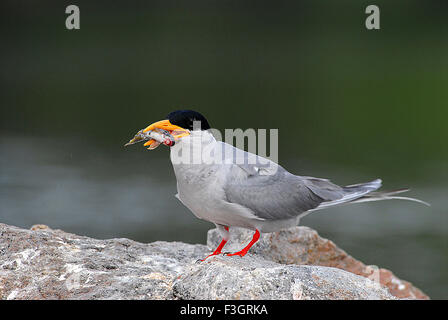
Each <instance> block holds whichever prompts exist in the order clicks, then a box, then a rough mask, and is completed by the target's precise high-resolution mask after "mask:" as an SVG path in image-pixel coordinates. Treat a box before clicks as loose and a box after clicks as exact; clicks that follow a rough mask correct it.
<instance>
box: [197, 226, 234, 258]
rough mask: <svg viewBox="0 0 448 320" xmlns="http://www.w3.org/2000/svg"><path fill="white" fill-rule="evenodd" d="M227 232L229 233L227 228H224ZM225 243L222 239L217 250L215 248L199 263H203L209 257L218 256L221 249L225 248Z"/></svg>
mask: <svg viewBox="0 0 448 320" xmlns="http://www.w3.org/2000/svg"><path fill="white" fill-rule="evenodd" d="M224 228H225V229H226V230H227V231H229V227H224ZM226 243H227V240H224V239H222V241H221V243H220V244H219V246H218V248H216V250H215V251H213V253H212V254H209V255H208V256H206V257H205V258H204V259H200V261H205V260H206V259H207V258H209V257H211V256H216V255H218V254H221V250H222V248H223V247H224V246H225V244H226Z"/></svg>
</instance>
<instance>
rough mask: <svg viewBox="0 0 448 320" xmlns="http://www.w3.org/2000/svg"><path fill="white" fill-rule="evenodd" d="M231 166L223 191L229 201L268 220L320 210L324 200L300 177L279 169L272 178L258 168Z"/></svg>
mask: <svg viewBox="0 0 448 320" xmlns="http://www.w3.org/2000/svg"><path fill="white" fill-rule="evenodd" d="M246 169H249V170H250V168H249V165H246V166H245V168H242V167H241V166H238V165H235V166H232V168H231V170H230V172H229V175H228V177H227V178H228V179H227V182H226V185H225V186H224V191H225V194H226V197H227V201H229V202H232V203H237V204H239V205H242V206H244V207H246V208H248V209H250V210H251V211H252V212H253V213H254V214H255V215H256V216H257V217H259V218H262V219H267V220H278V219H288V218H292V217H294V216H297V215H299V214H300V213H302V212H305V211H308V210H310V209H313V208H315V207H317V206H318V205H319V204H320V203H322V202H323V201H324V200H323V199H322V198H321V197H319V196H318V195H316V194H315V193H313V192H312V191H311V190H310V189H309V188H308V187H307V186H306V185H305V184H304V183H303V181H302V179H300V178H299V177H297V176H294V175H292V174H290V173H289V172H287V171H286V170H285V169H283V168H281V167H279V168H278V169H277V172H276V173H275V174H272V175H261V174H260V173H259V172H257V170H256V168H252V169H253V170H251V171H253V173H249V172H248V171H249V170H246Z"/></svg>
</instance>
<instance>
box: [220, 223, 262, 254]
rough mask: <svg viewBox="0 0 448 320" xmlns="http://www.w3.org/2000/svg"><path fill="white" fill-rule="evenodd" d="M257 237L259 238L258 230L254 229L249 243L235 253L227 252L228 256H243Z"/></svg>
mask: <svg viewBox="0 0 448 320" xmlns="http://www.w3.org/2000/svg"><path fill="white" fill-rule="evenodd" d="M258 239H260V231H258V230H257V229H255V233H254V236H253V237H252V240H251V241H250V242H249V244H248V245H247V246H246V247H244V249H242V250H241V251H238V252H235V253H228V254H227V255H228V256H240V257H244V256H245V255H246V253H247V251H249V249H250V248H251V247H252V246H253V245H254V243H255V242H257V241H258Z"/></svg>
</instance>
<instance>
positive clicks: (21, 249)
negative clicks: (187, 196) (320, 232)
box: [0, 224, 395, 299]
mask: <svg viewBox="0 0 448 320" xmlns="http://www.w3.org/2000/svg"><path fill="white" fill-rule="evenodd" d="M309 232H312V230H310V231H309ZM210 235H211V237H213V232H211V233H210ZM241 235H243V233H241ZM291 245H292V244H291ZM296 245H297V246H301V245H303V244H302V243H297V244H296ZM260 249H261V247H257V249H256V250H255V251H254V253H253V254H252V253H250V254H248V255H247V256H246V257H244V258H240V257H227V256H217V257H212V258H210V259H208V260H207V261H206V262H202V263H198V262H196V261H197V260H198V259H200V258H203V257H205V256H206V255H207V254H209V252H210V251H209V249H208V248H207V247H206V246H204V245H191V244H185V243H180V242H161V241H158V242H153V243H149V244H143V243H138V242H135V241H132V240H129V239H110V240H96V239H92V238H88V237H83V236H78V235H74V234H70V233H66V232H64V231H61V230H52V229H50V228H48V227H46V226H42V225H38V226H34V227H33V228H32V229H31V230H25V229H21V228H17V227H12V226H8V225H5V224H0V299H395V297H394V296H392V295H391V294H390V293H389V292H388V290H387V289H386V288H383V287H381V286H380V285H379V284H378V283H375V282H373V281H371V280H369V279H366V278H364V277H361V276H358V275H355V274H353V273H351V272H347V271H343V270H340V269H337V268H331V267H325V266H310V265H308V266H301V265H294V264H289V265H285V264H281V263H278V262H275V261H273V260H274V259H272V256H267V257H264V256H262V255H260V251H259V250H260ZM309 249H310V250H312V249H313V248H309ZM285 259H289V258H285ZM285 261H286V260H285ZM288 261H290V260H288Z"/></svg>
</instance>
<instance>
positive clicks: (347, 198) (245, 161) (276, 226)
mask: <svg viewBox="0 0 448 320" xmlns="http://www.w3.org/2000/svg"><path fill="white" fill-rule="evenodd" d="M211 129H212V128H211V127H210V124H209V122H208V120H207V119H206V118H205V116H203V115H202V114H201V113H199V112H197V111H194V110H188V109H186V110H177V111H173V112H171V113H169V114H168V115H167V116H166V118H165V119H164V120H160V121H157V122H155V123H153V124H151V125H149V126H147V127H146V128H145V129H143V130H141V131H139V133H142V132H143V133H145V132H146V133H148V132H151V131H153V130H162V131H163V132H167V133H169V134H172V136H173V137H174V140H175V141H176V142H175V144H173V145H171V144H170V145H168V146H169V147H170V160H171V163H172V166H173V169H174V173H175V177H176V180H177V194H176V195H175V196H176V197H177V198H178V199H179V200H180V201H181V202H182V203H183V204H184V205H185V206H186V207H187V208H188V209H189V210H190V211H191V212H192V213H193V214H194V215H195V216H196V217H197V218H200V219H203V220H206V221H209V222H211V223H214V224H215V226H216V228H217V230H218V231H219V234H220V235H221V237H222V240H221V242H220V244H219V245H218V247H217V248H216V249H215V250H214V251H213V252H212V253H211V254H209V255H208V256H207V257H205V258H204V259H201V261H205V260H206V259H207V258H209V257H211V256H215V255H219V254H226V255H228V256H240V257H243V256H245V255H246V254H247V252H248V251H249V249H250V248H251V247H252V246H253V245H254V244H255V243H256V242H257V241H258V240H259V239H260V235H261V233H269V232H276V231H280V230H283V229H287V228H291V227H294V226H297V225H298V224H299V222H300V219H301V218H303V217H304V216H306V215H307V214H309V213H311V212H314V211H317V210H321V209H327V208H331V207H334V206H339V205H343V204H352V203H361V202H368V201H378V200H389V199H402V200H410V201H416V202H420V203H423V204H426V205H429V204H428V203H426V202H424V201H422V200H419V199H415V198H410V197H403V196H398V194H400V193H402V192H405V191H408V190H409V189H398V190H393V191H378V189H379V188H380V187H381V184H382V181H381V179H375V180H372V181H370V182H366V183H358V184H352V185H347V186H339V185H336V184H334V183H332V182H331V181H330V180H329V179H323V178H316V177H310V176H299V175H295V174H293V173H290V172H289V171H287V170H286V169H285V168H283V167H282V166H281V165H279V164H277V163H275V162H273V161H271V160H269V159H267V158H264V157H261V156H258V155H256V154H253V153H250V152H247V151H244V150H242V149H238V148H235V147H234V146H232V145H231V144H227V143H225V142H222V141H219V140H217V139H215V137H214V136H213V134H212V132H211ZM136 137H137V136H136ZM140 140H141V138H138V139H136V138H134V139H132V140H131V141H130V142H129V143H127V144H126V145H129V144H133V143H135V142H139V141H140ZM159 144H160V143H159V142H157V141H155V140H154V139H151V140H149V141H147V142H146V143H145V144H144V146H147V147H149V148H148V149H153V148H154V147H155V146H158V145H159ZM195 159H196V161H195ZM250 160H251V161H250ZM230 227H240V228H246V229H250V230H252V231H253V232H254V234H253V237H252V240H251V241H250V242H249V243H248V244H247V245H246V246H245V247H244V248H242V249H241V250H240V251H237V252H234V253H223V252H222V250H223V247H224V246H225V245H226V243H227V242H228V241H229V238H230V231H229V228H230Z"/></svg>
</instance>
